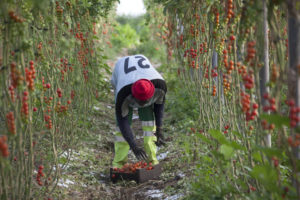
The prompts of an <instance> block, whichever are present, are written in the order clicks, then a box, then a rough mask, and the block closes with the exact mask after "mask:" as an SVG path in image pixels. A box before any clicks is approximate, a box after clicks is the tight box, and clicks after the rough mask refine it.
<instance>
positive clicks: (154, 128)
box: [142, 126, 156, 131]
mask: <svg viewBox="0 0 300 200" xmlns="http://www.w3.org/2000/svg"><path fill="white" fill-rule="evenodd" d="M142 130H143V131H156V126H143V127H142Z"/></svg>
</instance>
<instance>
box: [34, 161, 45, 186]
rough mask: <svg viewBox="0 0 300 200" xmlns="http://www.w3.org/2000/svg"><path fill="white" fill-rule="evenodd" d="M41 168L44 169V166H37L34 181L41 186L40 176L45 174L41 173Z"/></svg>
mask: <svg viewBox="0 0 300 200" xmlns="http://www.w3.org/2000/svg"><path fill="white" fill-rule="evenodd" d="M43 169H44V166H43V165H40V166H39V170H38V173H37V175H36V182H37V183H38V184H39V186H42V185H43V183H42V181H41V177H44V176H45V174H44V173H43Z"/></svg>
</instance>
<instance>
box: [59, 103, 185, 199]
mask: <svg viewBox="0 0 300 200" xmlns="http://www.w3.org/2000/svg"><path fill="white" fill-rule="evenodd" d="M133 118H134V120H133V125H132V128H133V131H134V133H135V134H141V128H140V121H139V119H138V117H137V115H135V114H134V117H133ZM89 123H90V124H89V127H90V129H89V131H88V132H87V133H84V134H83V135H82V139H81V140H80V142H79V145H78V146H77V147H76V148H74V149H70V154H69V156H70V159H69V162H68V163H67V164H66V165H65V166H64V167H63V169H62V177H61V179H60V181H59V183H58V190H57V191H58V194H57V195H59V196H60V199H80V200H92V199H101V200H102V199H107V200H110V199H113V200H139V199H143V200H146V199H169V200H176V199H181V197H182V196H183V195H184V193H183V192H182V191H181V190H178V189H180V188H181V186H180V184H179V183H178V182H179V181H180V180H182V179H183V178H185V174H184V173H183V172H180V171H178V169H177V170H175V169H176V167H177V166H176V163H174V162H172V160H174V161H175V160H176V157H178V149H177V148H176V147H174V145H171V144H172V140H173V139H174V138H172V137H168V138H167V141H168V143H167V146H165V147H161V148H158V159H159V161H160V163H161V165H162V168H163V173H162V174H161V176H160V178H159V179H158V180H150V181H148V182H145V183H142V184H137V183H136V182H135V181H119V182H117V183H115V184H113V183H112V182H111V181H110V177H109V170H110V167H111V162H112V159H113V152H114V149H113V139H114V138H113V131H114V130H115V119H114V104H113V102H112V100H106V101H103V102H99V103H98V104H97V105H95V106H94V108H93V111H92V112H91V118H90V119H89ZM129 160H130V161H131V162H135V161H136V160H135V157H134V155H133V153H131V152H129Z"/></svg>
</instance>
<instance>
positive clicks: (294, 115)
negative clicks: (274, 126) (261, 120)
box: [286, 100, 300, 128]
mask: <svg viewBox="0 0 300 200" xmlns="http://www.w3.org/2000/svg"><path fill="white" fill-rule="evenodd" d="M286 104H287V105H288V106H289V108H290V114H289V118H290V126H291V127H292V128H295V127H296V126H297V124H298V122H300V118H299V117H298V113H299V112H300V107H296V106H295V101H294V100H288V101H286Z"/></svg>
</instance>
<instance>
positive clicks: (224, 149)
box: [220, 144, 234, 160]
mask: <svg viewBox="0 0 300 200" xmlns="http://www.w3.org/2000/svg"><path fill="white" fill-rule="evenodd" d="M220 153H222V154H223V155H224V157H225V159H227V160H228V159H230V158H231V156H232V155H233V153H234V149H233V148H232V147H231V146H228V145H226V144H223V145H221V147H220Z"/></svg>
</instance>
